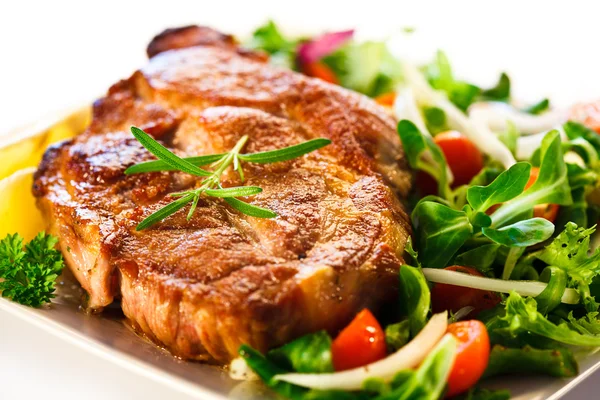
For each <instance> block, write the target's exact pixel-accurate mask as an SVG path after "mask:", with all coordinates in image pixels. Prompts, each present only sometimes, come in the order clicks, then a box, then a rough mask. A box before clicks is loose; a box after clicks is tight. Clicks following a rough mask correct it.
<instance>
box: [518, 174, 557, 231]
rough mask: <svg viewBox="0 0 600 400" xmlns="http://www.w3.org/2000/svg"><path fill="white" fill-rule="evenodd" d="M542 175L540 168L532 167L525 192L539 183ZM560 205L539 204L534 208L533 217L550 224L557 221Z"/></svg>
mask: <svg viewBox="0 0 600 400" xmlns="http://www.w3.org/2000/svg"><path fill="white" fill-rule="evenodd" d="M539 174H540V169H539V168H538V167H532V168H531V172H530V174H529V180H528V181H527V184H526V185H525V190H527V189H529V188H530V187H531V186H533V184H534V183H535V181H537V178H538V175H539ZM559 208H560V207H559V206H558V204H538V205H537V206H535V207H533V216H534V217H537V218H545V219H547V220H548V221H550V222H554V221H556V216H557V215H558V210H559Z"/></svg>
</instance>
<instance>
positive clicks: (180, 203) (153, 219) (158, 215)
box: [135, 193, 195, 231]
mask: <svg viewBox="0 0 600 400" xmlns="http://www.w3.org/2000/svg"><path fill="white" fill-rule="evenodd" d="M194 196H195V194H194V193H189V194H187V195H185V196H184V197H181V198H180V199H177V200H175V201H173V202H171V203H169V204H167V205H166V206H164V207H163V208H161V209H160V210H158V211H156V212H155V213H153V214H151V215H150V216H148V217H147V218H146V219H144V220H143V221H142V222H140V223H139V225H138V226H136V228H135V230H137V231H141V230H143V229H146V228H148V227H149V226H152V225H154V224H155V223H157V222H160V221H162V220H163V219H165V218H167V217H168V216H169V215H171V214H175V213H176V212H177V211H179V210H181V209H182V208H183V207H185V206H186V205H187V204H188V203H189V202H190V201H192V200H193V199H194Z"/></svg>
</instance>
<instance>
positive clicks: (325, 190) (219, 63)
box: [33, 27, 410, 362]
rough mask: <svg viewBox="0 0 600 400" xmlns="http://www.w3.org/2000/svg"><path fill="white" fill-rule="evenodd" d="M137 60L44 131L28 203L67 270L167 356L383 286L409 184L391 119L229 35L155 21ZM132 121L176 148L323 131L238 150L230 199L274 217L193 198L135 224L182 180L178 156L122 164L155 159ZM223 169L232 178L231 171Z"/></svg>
mask: <svg viewBox="0 0 600 400" xmlns="http://www.w3.org/2000/svg"><path fill="white" fill-rule="evenodd" d="M148 51H149V55H151V56H152V58H151V60H150V62H149V64H148V65H147V66H146V67H144V68H143V69H141V70H139V71H137V72H135V73H134V74H133V76H132V77H131V78H129V79H127V80H124V81H121V82H119V83H117V84H116V85H114V86H113V87H111V88H110V90H109V91H108V94H107V95H106V97H104V98H102V99H100V100H98V101H97V102H96V103H95V104H94V107H93V121H92V123H91V125H90V127H89V128H88V129H87V131H86V132H85V133H83V134H82V135H80V136H78V137H76V138H75V139H73V140H70V141H67V142H64V143H61V144H59V145H57V146H55V147H52V148H50V149H49V150H48V151H47V153H46V154H45V156H44V159H43V161H42V163H41V165H40V167H39V169H38V171H37V174H36V176H35V182H34V188H33V191H34V194H35V196H36V197H37V199H38V206H39V207H40V209H41V210H42V211H43V213H44V215H45V216H46V217H47V218H48V220H49V221H50V222H51V227H50V230H51V232H52V233H53V234H55V235H57V236H59V238H60V246H61V249H62V251H63V254H64V255H65V258H66V261H67V264H68V266H69V267H70V269H71V270H72V271H73V273H74V274H75V276H76V277H77V279H78V280H79V282H80V283H81V285H82V286H83V287H84V288H85V290H86V291H87V292H88V293H89V304H88V305H89V307H90V308H91V309H95V310H101V309H102V308H103V307H105V306H107V305H108V304H110V303H111V302H113V301H114V299H115V298H117V299H120V301H121V306H122V308H123V312H124V313H125V315H126V316H127V317H128V318H129V319H130V320H131V321H132V323H133V324H134V326H135V327H137V329H139V330H140V331H141V332H143V333H144V334H146V335H147V336H148V337H150V338H151V339H153V340H155V341H156V342H158V343H160V344H162V345H164V346H166V347H167V348H168V349H170V350H171V351H172V352H173V353H174V354H176V355H178V356H181V357H183V358H193V359H202V360H213V361H217V362H226V361H228V360H230V359H231V358H232V357H235V356H236V353H237V350H238V347H239V346H240V344H242V343H248V344H250V345H252V346H255V347H256V348H258V349H260V350H263V351H264V350H266V349H268V348H270V347H273V346H277V345H281V344H282V343H285V342H286V341H289V340H290V339H292V338H294V337H297V336H299V335H302V334H305V333H308V332H312V331H316V330H319V329H327V330H329V331H330V332H335V330H336V329H339V328H340V327H342V326H343V325H344V324H346V323H347V322H348V321H349V320H350V319H351V318H352V317H353V316H354V315H355V313H356V312H358V311H359V310H360V309H362V308H364V307H369V308H372V309H377V308H378V307H380V306H381V305H382V304H383V303H384V302H386V301H389V300H394V299H395V296H396V287H397V279H398V277H397V271H398V268H399V265H400V263H401V262H402V252H403V249H404V244H405V242H406V239H407V237H408V234H409V229H410V228H409V221H408V218H407V215H406V213H405V211H404V209H403V207H402V205H401V203H400V201H399V198H401V197H402V196H405V195H406V193H407V191H408V190H409V186H410V179H409V172H408V169H407V167H406V165H405V162H404V158H403V153H402V150H401V146H400V143H399V140H398V137H397V134H396V132H395V124H394V121H393V120H392V119H391V118H390V117H389V116H388V115H387V114H386V112H385V111H384V110H383V109H382V108H381V107H380V106H378V105H377V104H376V103H375V102H373V101H371V100H370V99H368V98H367V97H365V96H362V95H359V94H357V93H353V92H350V91H348V90H345V89H343V88H340V87H338V86H334V85H331V84H328V83H325V82H323V81H320V80H317V79H312V78H308V77H305V76H303V75H301V74H298V73H295V72H292V71H289V70H285V69H280V68H276V67H274V66H270V65H268V64H266V63H265V57H264V56H263V55H262V54H260V53H254V52H249V51H247V50H242V49H239V48H238V47H237V46H236V44H235V42H234V41H233V39H232V38H231V37H230V36H227V35H223V34H220V33H218V32H216V31H213V30H211V29H208V28H200V27H186V28H182V29H176V30H169V31H166V32H165V33H163V34H161V35H159V36H157V37H156V38H155V39H154V41H153V42H152V44H151V45H150V46H149V50H148ZM131 125H135V126H138V127H140V128H142V129H144V130H145V131H147V132H148V133H149V134H151V135H153V137H155V138H156V139H157V140H159V141H161V142H162V143H163V144H164V145H165V146H167V147H168V148H170V149H172V151H174V152H175V153H177V154H179V155H181V156H191V155H201V154H209V153H221V152H226V151H228V150H229V149H230V148H231V147H233V145H234V144H235V143H236V141H237V140H238V139H239V138H240V137H241V136H242V135H249V137H250V139H249V141H248V143H247V145H246V147H245V149H244V151H245V152H256V151H265V150H273V149H278V148H281V147H284V146H289V145H293V144H297V143H300V142H302V141H305V140H308V139H311V138H317V137H325V138H329V139H331V141H332V144H331V145H329V146H327V147H325V148H323V149H321V150H319V151H317V152H314V153H311V154H308V155H306V156H303V157H301V158H299V159H296V160H292V161H286V162H280V163H276V164H269V165H258V164H245V174H246V178H247V181H246V184H248V185H255V186H260V187H261V188H263V192H262V193H260V194H259V195H256V196H253V197H249V198H245V199H243V200H244V201H247V202H250V203H252V204H255V205H258V206H261V207H267V208H270V209H272V210H274V211H275V212H276V213H277V214H278V217H277V218H274V219H258V218H253V217H249V216H246V215H243V214H240V213H239V212H237V211H236V210H234V209H232V208H230V207H229V206H228V205H227V204H226V203H224V202H223V201H221V200H220V199H216V198H203V199H201V201H200V204H199V205H198V209H197V211H196V213H195V214H194V216H193V218H192V219H191V220H190V221H189V222H188V221H186V218H185V217H186V213H187V209H183V210H180V211H179V212H177V213H176V214H174V215H172V216H170V217H168V218H166V219H165V220H164V221H162V222H160V223H158V224H156V225H154V226H152V227H151V228H149V229H147V230H144V231H140V232H138V231H136V230H135V227H136V225H137V224H138V223H139V222H140V221H142V220H143V219H144V218H145V217H147V216H148V215H150V214H151V213H153V212H154V211H156V210H157V209H158V208H160V207H162V206H164V205H165V204H167V203H169V202H170V201H171V200H172V197H170V196H169V194H170V193H172V192H176V191H182V190H186V189H190V188H193V187H194V186H195V185H197V184H198V183H199V181H200V179H199V178H197V177H193V176H190V175H186V174H183V173H180V172H154V173H147V174H140V175H132V176H125V175H124V173H123V171H124V170H125V169H126V168H127V167H128V166H131V165H132V164H135V163H138V162H142V161H147V160H151V159H153V156H152V155H151V154H150V153H148V152H147V151H146V150H145V149H144V148H143V147H142V146H141V145H140V144H139V143H138V142H137V141H136V140H135V139H134V138H133V136H132V135H131V133H130V132H129V128H130V126H131ZM223 183H224V186H233V185H241V184H242V182H240V181H239V178H238V177H237V175H236V174H234V173H233V172H231V171H230V172H228V173H226V174H225V175H224V177H223Z"/></svg>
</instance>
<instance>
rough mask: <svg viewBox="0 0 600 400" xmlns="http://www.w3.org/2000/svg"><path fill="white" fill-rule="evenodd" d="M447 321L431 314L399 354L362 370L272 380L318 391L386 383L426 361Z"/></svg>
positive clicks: (298, 374)
mask: <svg viewBox="0 0 600 400" xmlns="http://www.w3.org/2000/svg"><path fill="white" fill-rule="evenodd" d="M447 318H448V316H447V313H446V312H443V313H439V314H435V315H434V316H433V317H431V319H430V320H429V322H428V323H427V325H425V327H424V328H423V329H422V330H421V332H419V333H418V334H417V336H415V338H414V339H413V340H411V341H410V342H408V343H407V344H406V345H405V346H404V347H402V348H401V349H400V350H398V351H397V352H395V353H394V354H390V355H389V356H387V357H386V358H384V359H383V360H379V361H376V362H374V363H371V364H369V365H366V366H364V367H360V368H354V369H350V370H347V371H341V372H334V373H327V374H300V373H292V374H281V375H276V376H275V377H274V378H273V379H275V380H280V381H285V382H289V383H293V384H295V385H298V386H303V387H307V388H312V389H321V390H328V389H339V390H359V389H361V388H362V384H363V382H364V381H365V379H369V378H378V379H383V380H384V381H386V382H389V381H390V380H391V379H392V378H393V377H394V376H395V375H396V373H398V372H399V371H402V370H405V369H410V368H414V367H416V366H417V365H419V364H420V363H421V362H422V361H423V360H424V359H425V357H427V355H428V354H429V353H430V351H431V349H433V347H434V346H435V345H436V344H437V343H438V342H439V341H440V339H441V338H442V337H443V336H444V333H446V328H447V326H448V321H447Z"/></svg>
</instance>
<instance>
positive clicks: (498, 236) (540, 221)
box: [481, 218, 554, 247]
mask: <svg viewBox="0 0 600 400" xmlns="http://www.w3.org/2000/svg"><path fill="white" fill-rule="evenodd" d="M481 232H482V233H483V234H484V235H485V236H486V237H488V238H489V239H491V240H492V241H494V242H495V243H498V244H501V245H504V246H509V247H527V246H533V245H534V244H537V243H540V242H543V241H544V240H546V239H548V238H549V237H550V236H552V234H553V233H554V224H552V222H550V221H548V220H547V219H544V218H531V219H526V220H524V221H518V222H515V223H514V224H511V225H508V226H504V227H502V228H498V229H494V228H482V230H481Z"/></svg>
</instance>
